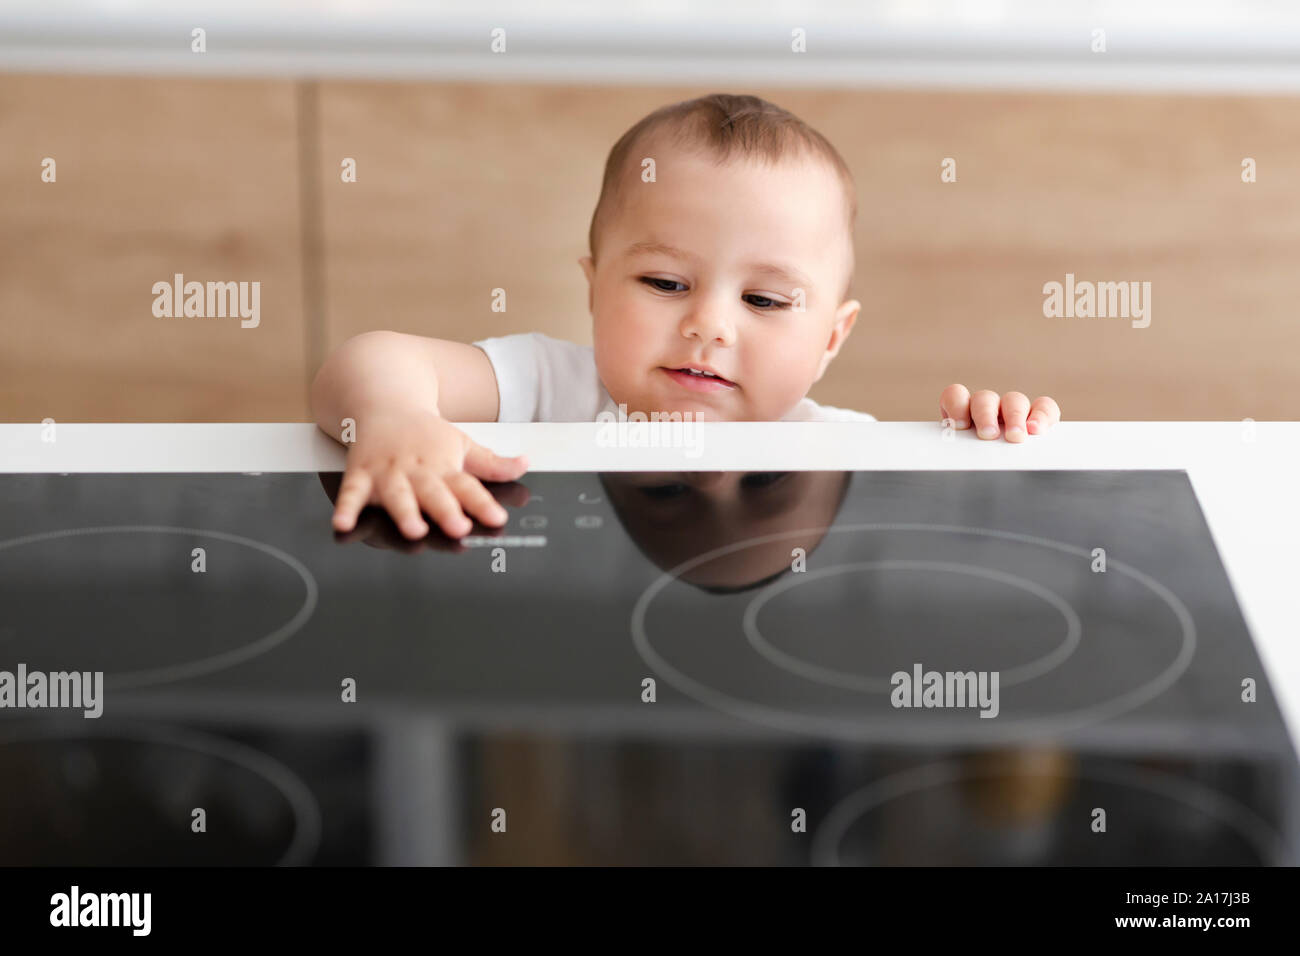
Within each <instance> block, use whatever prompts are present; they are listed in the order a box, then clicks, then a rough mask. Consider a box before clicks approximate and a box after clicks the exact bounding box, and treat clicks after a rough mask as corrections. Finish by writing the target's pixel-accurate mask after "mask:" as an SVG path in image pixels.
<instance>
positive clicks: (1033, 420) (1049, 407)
mask: <svg viewBox="0 0 1300 956" xmlns="http://www.w3.org/2000/svg"><path fill="white" fill-rule="evenodd" d="M1060 420H1061V408H1060V406H1059V405H1057V404H1056V402H1055V401H1054V400H1053V399H1051V398H1050V397H1048V396H1047V395H1040V396H1039V397H1038V398H1036V399H1034V404H1033V405H1031V406H1030V407H1029V426H1028V427H1029V434H1031V435H1041V434H1042V433H1043V432H1045V431H1047V430H1048V429H1049V428H1051V427H1052V426H1053V425H1055V424H1056V423H1057V422H1059V421H1060Z"/></svg>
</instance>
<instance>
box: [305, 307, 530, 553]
mask: <svg viewBox="0 0 1300 956" xmlns="http://www.w3.org/2000/svg"><path fill="white" fill-rule="evenodd" d="M498 401H499V396H498V393H497V381H496V373H495V372H494V371H493V369H492V363H491V361H489V359H488V357H487V355H486V354H484V353H483V351H482V350H481V349H479V348H476V347H475V346H473V345H465V344H463V343H461V342H449V341H445V340H442V339H431V338H423V337H421V336H417V335H404V334H402V333H399V332H366V333H365V334H363V335H358V336H356V337H355V338H352V339H349V340H348V341H346V342H344V343H343V344H342V345H341V346H339V348H338V349H336V350H335V351H334V352H333V353H332V354H331V355H330V356H329V357H328V358H327V359H326V360H325V364H324V365H322V366H321V368H320V371H319V372H318V373H317V374H316V380H315V381H314V382H313V383H312V389H311V406H312V414H313V415H314V416H315V418H316V424H317V425H319V426H320V428H321V430H322V431H324V432H325V433H326V434H327V435H329V436H330V437H331V438H333V439H334V440H335V441H343V421H344V419H348V418H350V419H352V420H353V421H355V423H356V432H355V442H353V443H351V444H350V447H349V449H348V458H347V465H346V471H345V472H344V475H343V484H342V485H341V487H340V488H339V495H338V500H337V502H336V504H335V509H334V527H335V528H336V529H337V530H339V531H345V532H346V531H350V530H352V528H353V527H354V526H355V525H356V521H357V516H358V515H359V514H360V512H361V509H362V508H364V507H365V506H366V505H368V504H377V505H383V506H384V508H386V509H387V510H388V513H389V514H390V515H392V517H393V520H394V521H395V522H396V523H397V525H398V527H399V528H400V529H401V531H402V533H403V534H404V535H406V536H407V537H408V538H420V537H423V536H424V535H426V534H427V533H428V531H429V528H428V525H427V524H426V523H425V522H424V520H423V519H422V518H421V515H420V513H421V510H423V511H424V513H426V514H428V515H429V516H430V517H431V518H433V519H434V520H435V521H436V522H437V523H438V525H439V527H441V528H442V530H443V531H445V532H446V533H447V534H448V535H449V536H450V537H453V538H459V537H461V536H463V535H465V534H468V533H469V530H470V528H471V527H472V524H471V522H470V520H469V518H467V517H466V513H471V514H473V515H474V516H475V517H477V518H478V519H479V520H480V521H482V522H483V523H484V524H489V525H502V524H504V523H505V521H506V513H505V509H503V508H502V507H501V506H500V505H499V504H498V503H497V502H496V500H495V499H494V498H493V497H492V495H491V494H490V493H489V492H488V490H487V489H486V488H484V487H483V485H482V483H481V482H480V480H479V479H484V480H488V481H513V480H514V479H516V478H518V477H519V476H520V475H522V474H523V473H524V471H525V470H526V468H527V463H526V462H525V461H524V459H523V456H520V457H518V458H502V457H501V456H500V455H496V454H494V453H493V452H491V451H489V450H488V449H486V448H484V447H482V446H481V445H478V444H475V443H474V442H473V441H471V440H470V439H469V437H468V436H467V435H465V433H464V432H462V431H460V429H458V428H456V427H455V426H454V425H452V424H451V423H452V422H453V421H460V422H483V421H495V420H496V417H497V407H498Z"/></svg>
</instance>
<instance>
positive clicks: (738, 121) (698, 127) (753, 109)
mask: <svg viewBox="0 0 1300 956" xmlns="http://www.w3.org/2000/svg"><path fill="white" fill-rule="evenodd" d="M658 133H663V134H666V135H667V136H668V137H669V138H670V139H669V141H670V142H672V143H673V144H674V145H677V146H680V147H696V148H702V149H704V150H706V151H707V152H709V153H711V154H712V155H713V156H714V157H715V158H716V159H717V162H718V164H719V165H721V164H723V163H725V162H727V161H728V160H730V159H732V158H733V157H735V156H739V157H740V158H747V159H756V160H760V161H763V162H767V163H772V164H775V163H777V162H780V161H781V160H782V159H783V158H788V157H790V156H791V155H792V154H793V155H799V154H804V155H812V156H814V157H816V158H818V159H822V160H824V161H825V162H827V163H828V164H830V166H831V168H832V169H834V171H835V173H836V174H837V175H838V176H839V178H840V181H841V182H842V183H843V185H844V196H845V200H846V205H847V212H848V228H849V237H850V241H852V236H853V225H854V223H855V222H856V220H857V215H858V201H857V189H856V187H855V186H854V183H853V174H852V172H850V171H849V167H848V164H847V163H845V162H844V157H842V156H841V155H840V154H839V151H838V150H836V148H835V147H834V146H832V145H831V142H830V140H828V139H827V138H826V137H825V136H823V135H822V134H821V133H819V132H817V131H816V130H815V129H813V128H812V127H811V126H809V125H808V124H807V123H805V122H804V121H803V120H801V119H800V118H799V117H797V116H795V115H794V114H793V113H791V112H790V111H789V110H786V109H782V108H781V107H779V106H777V105H776V104H775V103H769V102H768V101H767V100H765V99H762V98H760V97H757V96H748V95H735V94H731V93H710V94H709V95H708V96H701V97H697V98H696V99H693V100H684V101H682V102H681V103H673V104H671V105H669V106H662V107H660V108H659V109H657V110H655V111H654V112H653V113H650V114H649V115H648V116H646V117H644V118H642V119H641V120H639V121H638V122H637V123H636V125H634V126H633V127H632V128H631V129H629V130H628V131H627V132H626V133H624V134H623V135H622V136H621V137H619V140H618V142H617V143H615V144H614V148H613V149H611V150H610V151H609V157H608V158H607V159H606V160H605V177H604V180H603V181H602V182H601V187H600V199H599V200H597V202H596V209H595V211H594V212H593V213H592V215H591V227H590V229H589V230H588V232H587V244H588V246H589V247H590V251H591V256H592V258H593V259H594V258H596V236H597V235H598V233H599V231H600V228H599V227H600V225H601V224H602V223H603V219H604V217H605V216H606V215H607V214H608V212H609V210H610V209H611V208H613V207H614V206H615V205H616V204H617V201H618V194H619V189H620V184H621V183H622V181H623V177H624V176H625V175H627V174H628V163H629V160H635V162H636V164H637V167H636V168H637V172H636V175H640V173H639V163H640V160H641V158H642V157H641V156H640V155H636V156H633V155H632V151H633V148H634V147H635V146H637V145H638V144H639V143H641V142H643V141H644V140H646V139H648V138H650V137H651V136H652V135H653V134H658Z"/></svg>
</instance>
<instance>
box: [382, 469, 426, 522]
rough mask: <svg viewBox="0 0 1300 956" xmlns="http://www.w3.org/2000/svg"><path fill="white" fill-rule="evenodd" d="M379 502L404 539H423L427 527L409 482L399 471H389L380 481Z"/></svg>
mask: <svg viewBox="0 0 1300 956" xmlns="http://www.w3.org/2000/svg"><path fill="white" fill-rule="evenodd" d="M379 500H380V502H381V503H382V504H383V506H384V508H385V509H386V510H387V511H388V513H389V515H390V516H392V519H393V523H394V524H396V525H397V527H398V528H399V529H400V530H401V532H402V534H404V535H406V537H408V538H411V539H415V538H423V537H424V536H425V535H426V534H428V533H429V526H428V524H426V523H425V521H424V519H423V518H422V517H420V506H419V504H418V503H417V502H416V500H415V491H414V490H413V489H412V488H411V482H410V481H409V480H408V479H407V477H406V475H404V474H403V473H402V472H400V471H396V470H394V471H390V472H388V473H387V474H386V475H385V476H384V477H383V479H382V481H381V484H380V488H379Z"/></svg>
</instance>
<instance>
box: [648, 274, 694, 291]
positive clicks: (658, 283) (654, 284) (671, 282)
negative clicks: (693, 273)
mask: <svg viewBox="0 0 1300 956" xmlns="http://www.w3.org/2000/svg"><path fill="white" fill-rule="evenodd" d="M641 281H642V282H644V283H645V284H646V285H648V286H650V287H651V288H652V289H655V290H657V291H659V292H684V291H685V290H686V286H685V285H683V284H682V283H680V282H678V281H677V280H676V279H660V278H657V277H655V276H642V277H641ZM677 285H680V286H681V288H680V289H673V288H665V287H666V286H677Z"/></svg>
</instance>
